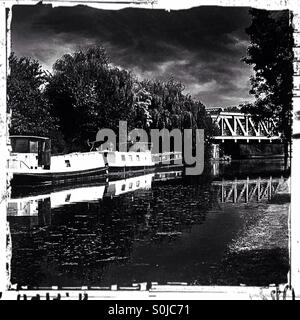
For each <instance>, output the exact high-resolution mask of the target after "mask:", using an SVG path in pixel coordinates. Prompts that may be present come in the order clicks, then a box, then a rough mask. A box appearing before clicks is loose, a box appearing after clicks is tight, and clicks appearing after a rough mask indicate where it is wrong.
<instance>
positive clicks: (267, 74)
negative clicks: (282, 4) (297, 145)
mask: <svg viewBox="0 0 300 320" xmlns="http://www.w3.org/2000/svg"><path fill="white" fill-rule="evenodd" d="M250 13H251V15H252V24H251V25H250V27H249V28H247V29H246V32H247V33H248V35H249V36H250V41H251V44H250V46H249V47H248V52H247V56H246V57H244V58H243V60H244V62H246V63H247V64H249V65H253V70H254V73H255V74H254V76H252V77H251V79H250V80H251V90H250V93H251V94H254V96H255V98H256V100H255V102H254V103H253V104H248V105H247V106H246V107H244V108H243V109H244V111H246V112H250V113H252V114H254V116H257V118H260V119H269V118H272V119H274V120H275V122H276V123H277V130H278V131H279V132H280V133H282V137H283V139H284V145H285V155H286V159H287V156H288V144H289V143H290V142H291V132H292V131H291V119H292V90H293V44H294V43H293V28H292V26H291V23H290V13H289V11H280V12H271V11H266V10H258V9H251V10H250Z"/></svg>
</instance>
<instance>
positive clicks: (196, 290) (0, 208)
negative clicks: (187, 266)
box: [0, 0, 300, 300]
mask: <svg viewBox="0 0 300 320" xmlns="http://www.w3.org/2000/svg"><path fill="white" fill-rule="evenodd" d="M298 1H299V0H273V1H272V0H265V1H263V0H185V1H180V0H177V1H174V0H173V1H172V0H132V1H130V0H128V1H127V0H123V1H122V0H120V1H117V0H114V1H113V0H103V1H101V0H100V1H97V0H81V1H79V0H78V1H77V0H60V1H58V0H48V1H43V4H52V6H53V7H57V6H70V7H71V6H76V5H80V4H81V5H87V6H90V7H94V8H99V9H110V10H112V9H114V10H119V9H122V8H128V7H138V8H149V9H154V10H155V9H165V10H167V11H170V10H180V9H189V8H192V7H198V6H207V5H209V6H213V5H217V6H224V7H227V6H230V7H232V6H239V7H243V6H247V7H254V8H259V9H267V10H285V9H288V10H290V11H291V12H292V13H293V26H294V40H295V47H294V90H293V115H294V117H293V141H292V145H293V150H292V158H293V160H292V167H291V183H290V187H291V189H290V190H291V204H290V214H289V249H290V272H289V275H288V283H286V284H283V285H282V286H281V287H277V288H275V287H244V286H198V285H190V286H187V285H180V284H178V285H170V286H159V285H155V284H154V286H153V287H152V288H151V290H147V286H146V283H141V284H137V286H136V288H137V290H118V288H117V286H111V288H110V290H88V288H87V287H82V288H81V289H76V290H74V289H73V288H70V289H65V290H60V289H58V288H57V287H52V288H49V290H48V289H47V290H38V291H35V290H26V288H24V289H23V288H22V289H21V290H14V289H13V288H10V287H9V276H10V264H9V260H10V259H11V252H10V248H11V243H10V242H9V243H8V246H7V239H8V240H9V236H8V235H9V232H8V230H9V226H8V223H7V220H6V207H7V199H8V198H9V196H10V189H9V188H8V181H9V179H10V178H9V177H8V173H7V172H6V169H5V168H6V162H7V159H8V156H9V146H8V124H9V119H10V115H8V114H7V88H6V78H7V75H8V74H9V65H8V57H9V55H10V52H11V30H10V26H11V19H12V10H11V9H12V6H13V5H35V4H37V3H39V2H41V1H34V0H2V1H0V168H1V170H0V192H1V194H0V228H1V230H0V299H4V300H16V299H17V296H18V295H19V297H20V296H21V299H22V296H24V295H25V294H26V296H27V297H28V298H27V299H30V297H34V296H36V294H39V296H40V297H41V299H45V297H46V294H47V293H48V295H49V297H50V299H53V298H55V297H57V296H58V295H60V296H61V298H62V299H68V300H78V299H80V298H81V297H83V296H86V297H87V296H88V299H89V300H91V299H94V300H102V299H105V300H157V299H158V300H171V299H180V300H187V299H188V300H208V299H209V300H219V299H226V300H228V299H229V300H240V299H273V300H274V299H282V298H283V299H284V298H286V297H287V296H290V297H291V298H300V293H299V292H300V232H299V231H298V230H297V226H299V225H300V215H299V213H298V212H297V211H298V210H299V208H300V197H299V196H298V197H297V194H296V192H297V190H300V166H299V165H298V166H297V162H298V161H300V139H299V138H297V136H300V120H297V118H300V117H296V114H297V112H299V113H300V5H299V4H298ZM297 177H299V178H298V179H297ZM8 249H9V250H8Z"/></svg>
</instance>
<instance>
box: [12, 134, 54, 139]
mask: <svg viewBox="0 0 300 320" xmlns="http://www.w3.org/2000/svg"><path fill="white" fill-rule="evenodd" d="M9 138H27V139H32V138H33V139H41V140H49V139H50V138H46V137H39V136H26V135H25V136H23V135H12V136H9Z"/></svg>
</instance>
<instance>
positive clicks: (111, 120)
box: [46, 47, 133, 151]
mask: <svg viewBox="0 0 300 320" xmlns="http://www.w3.org/2000/svg"><path fill="white" fill-rule="evenodd" d="M132 86H133V78H132V76H131V74H130V73H129V72H128V71H126V70H120V69H119V68H111V67H110V66H109V58H108V56H107V54H106V51H105V49H104V48H102V47H90V48H88V49H86V50H79V51H77V52H74V53H73V54H66V55H64V56H63V57H62V58H60V59H58V60H57V61H56V62H55V64H54V66H53V75H51V77H49V84H48V86H47V88H46V92H47V96H48V99H49V101H50V103H51V106H52V110H53V113H54V114H55V115H56V116H57V117H58V118H59V120H60V123H61V126H62V129H63V133H64V136H65V137H66V141H67V143H68V145H69V146H70V150H76V151H83V150H85V149H86V147H87V145H86V140H87V139H92V140H93V139H95V133H96V132H97V130H98V128H110V129H113V130H117V129H118V125H119V120H128V119H129V116H130V115H131V114H132V106H133V92H132Z"/></svg>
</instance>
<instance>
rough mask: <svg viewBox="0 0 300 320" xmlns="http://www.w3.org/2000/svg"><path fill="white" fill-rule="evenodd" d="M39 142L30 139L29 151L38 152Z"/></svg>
mask: <svg viewBox="0 0 300 320" xmlns="http://www.w3.org/2000/svg"><path fill="white" fill-rule="evenodd" d="M38 145H39V144H38V142H37V141H29V152H30V153H38V149H39V148H38Z"/></svg>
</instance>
